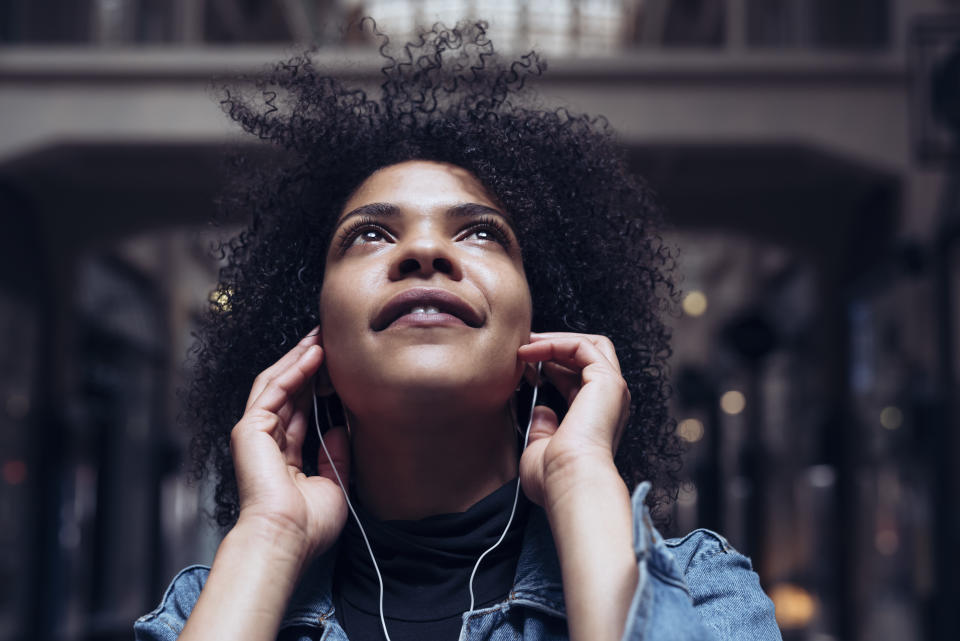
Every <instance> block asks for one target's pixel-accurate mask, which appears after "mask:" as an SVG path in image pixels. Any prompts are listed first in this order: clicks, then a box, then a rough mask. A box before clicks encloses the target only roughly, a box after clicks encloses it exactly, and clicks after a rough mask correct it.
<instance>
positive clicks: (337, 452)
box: [317, 426, 350, 487]
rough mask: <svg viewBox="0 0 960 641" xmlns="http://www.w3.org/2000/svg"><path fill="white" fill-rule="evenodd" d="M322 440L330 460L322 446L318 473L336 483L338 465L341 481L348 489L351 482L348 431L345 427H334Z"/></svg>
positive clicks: (319, 453)
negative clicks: (334, 470) (334, 471)
mask: <svg viewBox="0 0 960 641" xmlns="http://www.w3.org/2000/svg"><path fill="white" fill-rule="evenodd" d="M321 438H322V439H323V442H324V444H326V446H327V452H329V453H330V458H329V459H328V458H327V452H324V450H323V446H321V447H320V450H319V452H318V453H317V473H318V474H319V475H320V476H322V477H324V478H328V479H330V480H331V481H333V482H334V483H336V482H337V477H336V475H335V474H334V473H333V469H334V468H333V465H336V469H337V472H338V473H339V474H340V480H341V482H342V483H343V485H344V487H346V486H347V484H348V483H349V482H350V439H349V438H348V437H347V429H346V428H345V427H343V426H337V427H332V428H330V429H329V430H327V431H326V433H324V434H323V436H322V437H321ZM331 461H332V463H331Z"/></svg>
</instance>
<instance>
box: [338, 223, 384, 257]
mask: <svg viewBox="0 0 960 641" xmlns="http://www.w3.org/2000/svg"><path fill="white" fill-rule="evenodd" d="M389 240H390V232H389V231H387V229H386V228H384V227H383V226H382V225H380V224H379V223H376V222H374V221H373V220H371V219H367V218H358V219H357V220H355V221H354V222H352V223H351V224H350V225H348V226H347V227H345V228H343V230H342V231H340V233H339V234H337V246H338V247H339V248H340V251H341V252H344V251H346V250H347V249H349V248H350V247H355V246H357V245H369V244H371V243H380V242H387V241H389Z"/></svg>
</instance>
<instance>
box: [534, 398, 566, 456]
mask: <svg viewBox="0 0 960 641" xmlns="http://www.w3.org/2000/svg"><path fill="white" fill-rule="evenodd" d="M558 427H560V423H559V421H558V420H557V413H556V412H554V411H553V410H552V409H550V408H549V407H547V406H546V405H537V406H536V407H534V408H533V420H532V421H531V423H530V436H529V437H528V439H527V446H528V447H529V446H530V445H533V444H534V443H536V442H537V441H539V440H540V439H542V438H550V437H551V436H553V435H554V434H555V433H556V431H557V428H558Z"/></svg>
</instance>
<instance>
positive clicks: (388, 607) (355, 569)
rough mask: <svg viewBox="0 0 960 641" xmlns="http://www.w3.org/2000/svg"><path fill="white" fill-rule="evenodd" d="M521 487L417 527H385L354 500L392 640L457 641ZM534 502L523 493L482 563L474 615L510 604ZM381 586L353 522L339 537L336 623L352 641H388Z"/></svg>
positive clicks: (498, 492) (505, 488) (512, 483)
mask: <svg viewBox="0 0 960 641" xmlns="http://www.w3.org/2000/svg"><path fill="white" fill-rule="evenodd" d="M516 483H517V481H516V480H513V481H510V482H509V483H507V484H506V485H504V486H502V487H501V488H500V489H498V490H496V491H495V492H493V493H492V494H490V495H489V496H487V497H486V498H484V499H482V500H481V501H479V502H478V503H476V504H474V505H473V506H472V507H470V508H469V509H468V510H467V511H466V512H462V513H457V514H441V515H437V516H431V517H427V518H425V519H420V520H418V521H378V520H377V519H375V518H374V517H373V516H372V515H371V514H370V513H369V512H366V511H365V510H364V509H363V508H362V506H360V505H358V504H357V503H356V501H354V505H355V507H356V509H357V514H358V515H359V517H360V520H361V522H362V523H363V527H364V530H365V531H366V533H367V536H368V537H369V538H370V545H371V547H372V548H373V553H374V555H375V556H376V558H377V564H378V565H379V567H380V572H381V574H382V576H383V582H384V597H383V606H384V613H385V616H386V618H387V630H388V631H389V633H390V638H391V639H392V641H403V640H404V639H411V640H413V639H417V640H420V641H432V640H434V639H437V640H438V641H439V640H442V641H450V640H451V639H456V638H457V636H458V634H459V631H460V625H461V616H460V615H461V614H462V613H463V612H465V611H466V610H467V609H468V607H469V606H470V593H469V591H468V587H467V584H468V582H469V579H470V572H471V571H472V570H473V567H474V565H475V564H476V562H477V559H478V558H479V557H480V555H481V554H483V553H484V552H485V551H486V550H487V549H488V548H490V546H492V545H493V544H494V543H496V541H497V539H499V538H500V535H501V533H502V532H503V528H504V526H506V524H507V519H508V518H509V516H510V508H511V507H512V506H513V497H514V492H515V490H516ZM528 513H529V503H528V502H527V500H526V498H525V497H524V496H523V492H522V491H521V492H520V499H519V501H518V503H517V514H516V515H515V516H514V519H513V523H512V524H511V526H510V531H509V532H508V533H507V536H506V537H505V538H504V540H503V542H502V543H501V544H500V545H499V546H498V547H497V548H496V549H495V550H494V551H493V552H491V553H490V554H488V555H487V556H486V557H484V559H483V563H481V565H480V568H479V570H477V575H476V578H475V579H474V583H473V589H474V596H475V601H476V602H475V604H474V608H480V607H485V606H488V605H491V604H493V603H496V602H498V601H501V600H503V599H504V598H506V596H507V595H508V594H509V593H510V589H511V588H512V587H513V580H514V574H515V572H516V568H517V559H518V558H519V556H520V548H521V546H522V543H523V532H524V524H525V523H526V520H527V515H528ZM378 602H379V585H378V583H377V576H376V573H375V572H374V569H373V565H372V564H371V563H370V555H369V553H368V552H367V548H366V545H365V544H364V542H363V536H362V535H361V534H360V529H359V528H358V527H357V524H356V522H355V521H354V520H353V518H352V517H351V518H349V519H348V520H347V525H346V526H345V527H344V530H343V533H342V534H341V536H340V542H339V549H338V552H337V567H336V572H335V575H334V603H335V607H336V612H337V619H338V620H339V621H340V623H341V624H342V625H343V628H344V630H345V631H346V633H347V636H348V637H350V638H351V639H382V638H383V632H382V628H381V625H380V613H379V605H378Z"/></svg>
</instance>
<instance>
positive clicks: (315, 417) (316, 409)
mask: <svg viewBox="0 0 960 641" xmlns="http://www.w3.org/2000/svg"><path fill="white" fill-rule="evenodd" d="M540 367H541V364H540V363H537V376H538V377H539V376H540ZM537 390H538V388H537V386H534V387H533V396H532V398H531V399H530V418H529V419H528V420H527V429H526V433H525V434H524V437H523V450H525V449H527V441H529V439H530V427H531V425H533V410H534V408H535V407H536V405H537ZM324 410H325V411H326V413H327V423H328V424H329V425H330V426H331V427H332V426H333V419H332V418H331V416H330V408H329V406H327V405H326V404H324ZM319 416H320V410H319V407H318V406H317V394H316V385H314V393H313V421H314V424H315V425H316V427H317V436H318V437H320V446H321V447H322V448H323V453H324V454H326V455H327V460H328V461H329V462H330V467H331V468H333V475H334V476H335V477H336V479H337V484H338V485H339V486H340V489H341V490H342V491H343V497H344V498H345V499H346V501H347V507H348V508H350V513H351V514H352V515H353V518H354V520H355V521H356V522H357V526H358V527H359V528H360V534H361V535H362V536H363V542H364V543H366V545H367V552H368V553H369V554H370V561H372V562H373V569H374V571H375V572H376V573H377V582H378V583H379V585H380V625H381V627H383V636H384V637H385V638H386V641H391V639H390V633H388V632H387V621H386V618H385V616H384V613H383V576H381V574H380V567H379V566H378V565H377V559H376V557H375V556H374V554H373V548H372V547H371V546H370V539H368V538H367V533H366V531H365V530H364V529H363V524H362V523H361V522H360V517H358V516H357V512H356V510H354V509H353V503H351V502H350V493H349V492H347V488H346V487H345V486H344V485H343V480H341V478H340V473H339V472H338V471H337V466H336V465H334V464H333V457H331V456H330V451H329V450H327V444H326V443H324V441H323V434H322V432H321V430H320V418H319ZM344 418H345V419H346V414H344ZM347 420H349V419H347ZM523 450H521V454H522V453H523ZM519 498H520V473H519V470H518V471H517V487H516V490H515V491H514V494H513V508H511V510H510V518H508V519H507V525H506V527H504V528H503V532H502V533H501V534H500V538H499V539H497V542H496V543H494V544H493V545H491V546H490V547H489V548H488V549H487V550H486V551H485V552H484V553H483V554H481V555H480V558H478V559H477V562H476V564H475V565H474V566H473V571H472V572H471V573H470V582H469V583H468V585H467V587H468V588H469V590H470V610H468V612H469V611H471V610H473V606H474V595H473V579H474V577H475V576H476V574H477V570H478V569H479V568H480V562H481V561H483V559H484V557H485V556H487V555H488V554H490V552H493V550H495V549H496V547H497V546H498V545H500V543H502V542H503V539H504V538H506V536H507V532H508V531H509V530H510V525H511V524H512V523H513V517H514V515H515V514H516V513H517V502H518V500H519Z"/></svg>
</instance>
